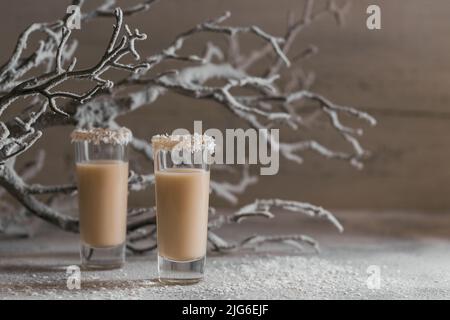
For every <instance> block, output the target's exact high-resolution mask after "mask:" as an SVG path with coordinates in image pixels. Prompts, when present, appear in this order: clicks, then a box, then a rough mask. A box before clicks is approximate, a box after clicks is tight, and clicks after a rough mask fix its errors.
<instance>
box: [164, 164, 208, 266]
mask: <svg viewBox="0 0 450 320" xmlns="http://www.w3.org/2000/svg"><path fill="white" fill-rule="evenodd" d="M208 201H209V172H208V171H205V170H201V169H167V170H164V171H158V172H156V211H157V226H158V251H159V255H161V256H163V257H165V258H167V259H170V260H175V261H189V260H195V259H198V258H201V257H203V256H204V255H205V254H206V245H207V244H206V241H207V232H208Z"/></svg>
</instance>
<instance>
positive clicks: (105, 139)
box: [70, 127, 133, 145]
mask: <svg viewBox="0 0 450 320" xmlns="http://www.w3.org/2000/svg"><path fill="white" fill-rule="evenodd" d="M70 138H71V140H72V142H79V141H87V142H91V143H94V144H100V143H107V144H119V145H127V144H128V143H130V141H131V139H132V138H133V134H132V132H131V130H130V129H128V128H126V127H121V128H117V129H105V128H92V129H75V130H74V131H73V132H72V134H71V135H70Z"/></svg>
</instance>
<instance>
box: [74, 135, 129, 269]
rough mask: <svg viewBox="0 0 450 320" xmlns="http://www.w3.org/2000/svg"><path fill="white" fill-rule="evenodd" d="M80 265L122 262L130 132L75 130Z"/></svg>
mask: <svg viewBox="0 0 450 320" xmlns="http://www.w3.org/2000/svg"><path fill="white" fill-rule="evenodd" d="M71 137H72V142H73V143H74V144H75V162H76V176H77V184H78V204H79V213H80V236H81V249H80V255H81V265H82V267H84V268H88V269H114V268H120V267H121V266H122V265H123V264H124V263H125V239H126V230H127V228H126V226H127V199H128V159H127V144H128V142H129V141H130V140H131V131H130V130H128V129H127V128H120V129H117V130H111V129H101V128H94V129H90V130H81V129H78V130H75V131H74V132H73V133H72V136H71Z"/></svg>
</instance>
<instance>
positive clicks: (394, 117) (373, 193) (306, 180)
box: [0, 0, 450, 211]
mask: <svg viewBox="0 0 450 320" xmlns="http://www.w3.org/2000/svg"><path fill="white" fill-rule="evenodd" d="M126 2H128V3H131V1H123V2H122V3H126ZM319 2H320V1H319ZM430 2H431V1H427V0H397V1H389V0H383V1H381V0H360V1H359V0H358V1H356V0H354V1H353V6H352V8H351V11H350V13H349V15H348V19H347V21H346V24H345V25H344V26H343V27H341V28H337V27H336V26H335V23H334V22H333V21H332V19H324V20H323V21H320V22H318V23H316V24H315V25H313V26H311V27H310V28H308V29H307V30H305V31H304V33H303V34H302V35H301V36H300V37H299V39H298V43H297V44H296V48H297V49H298V50H301V49H302V48H304V47H306V46H307V45H309V44H315V45H317V46H318V47H319V48H320V52H319V54H318V55H317V56H315V57H314V58H312V59H311V60H309V61H308V63H307V64H306V65H305V67H306V69H307V70H314V71H315V74H316V76H317V81H316V82H315V84H314V86H313V90H315V91H317V92H320V93H322V94H324V95H326V96H327V97H329V98H330V99H332V100H333V101H335V102H337V103H340V104H345V105H350V106H355V107H359V108H361V109H363V110H366V111H369V112H371V113H372V114H373V115H374V116H376V117H377V118H378V120H379V125H378V126H377V127H375V128H367V130H366V134H365V135H364V137H363V138H362V142H363V143H364V145H365V146H366V147H367V148H369V149H370V150H371V151H372V153H373V155H372V157H371V158H370V159H369V160H368V161H367V163H366V168H365V169H364V170H363V171H357V170H355V169H353V168H352V167H350V166H349V165H348V164H346V163H342V162H339V161H328V160H325V159H322V158H320V157H317V156H314V155H307V156H306V162H305V164H304V165H302V166H297V165H295V164H293V163H290V162H288V161H282V162H281V169H280V173H279V174H278V175H277V176H272V177H263V178H261V183H260V185H258V186H254V187H252V188H250V189H249V190H248V192H247V193H246V195H245V196H242V197H241V200H242V202H248V201H251V200H252V199H253V198H255V197H259V198H263V197H274V196H276V197H281V198H292V199H298V200H305V201H310V202H313V203H317V204H320V205H323V206H326V207H329V208H375V209H386V208H400V209H403V208H404V209H417V210H421V209H425V210H439V211H445V210H448V209H450V197H449V196H448V193H449V190H450V164H449V161H448V158H449V156H450V137H449V136H450V106H449V101H450V37H449V33H450V18H449V17H450V2H449V1H446V0H433V1H432V4H431V3H430ZM302 3H303V1H300V0H277V1H275V0H227V1H225V0H183V1H181V0H165V1H164V0H163V1H161V3H160V4H158V5H156V6H155V7H154V9H153V10H152V11H151V12H149V13H145V14H141V15H139V16H135V17H132V18H130V19H129V22H130V24H131V25H134V26H139V28H140V30H142V31H144V32H146V33H147V34H148V35H149V39H148V40H147V41H146V43H145V44H144V45H143V46H141V48H142V51H143V52H146V53H152V52H155V51H156V50H158V49H160V48H162V47H163V46H165V45H167V44H169V43H170V41H171V40H172V39H173V37H174V36H175V35H176V34H177V33H179V32H180V31H183V30H185V29H187V28H189V27H191V26H193V25H195V24H196V23H198V22H200V21H203V20H205V19H206V18H209V17H213V16H217V15H220V14H221V13H223V12H224V11H226V10H230V11H231V12H232V14H233V17H232V18H231V19H230V23H235V24H240V25H249V24H257V25H260V26H261V27H262V28H263V29H264V30H267V31H270V32H272V33H275V34H281V33H282V32H283V31H284V28H285V26H286V17H287V13H288V12H289V11H294V12H298V13H299V14H300V12H301V8H302ZM369 4H379V5H380V6H381V8H382V30H380V31H369V30H367V29H366V27H365V19H366V17H367V15H366V8H367V6H368V5H369ZM66 5H67V4H66V3H65V1H60V0H58V1H56V0H39V1H35V0H15V1H1V2H0V18H1V24H2V30H3V31H2V42H1V45H0V46H1V51H0V57H1V58H2V59H5V58H6V57H8V55H9V54H10V52H11V50H12V48H13V45H14V41H15V38H16V36H17V35H18V33H19V32H20V31H22V30H23V29H24V28H25V27H26V26H27V25H28V24H29V23H31V22H38V21H46V20H52V19H54V18H57V17H60V16H61V14H62V13H63V12H64V11H65V7H66ZM111 23H112V21H111V20H107V19H105V20H102V21H101V22H96V23H95V24H92V25H86V26H83V28H86V30H84V29H82V30H81V31H79V32H77V33H76V35H77V36H79V37H80V52H79V53H78V54H77V56H78V57H79V59H80V66H82V65H88V64H89V63H93V62H95V61H96V59H97V58H98V56H99V55H100V54H101V53H102V50H104V47H105V44H106V41H107V39H108V36H109V32H110V30H111ZM203 40H204V39H202V38H201V37H200V38H198V39H196V40H193V41H192V42H190V43H189V46H188V49H189V50H190V49H193V48H200V47H199V46H200V45H201V42H202V41H203ZM194 120H204V122H205V126H208V127H219V128H220V127H222V128H223V127H225V126H226V127H239V126H242V125H243V123H242V122H240V121H237V120H236V119H235V118H234V117H233V116H232V115H231V114H229V113H228V112H227V111H226V110H225V109H224V108H221V107H218V106H211V103H209V102H198V101H195V100H190V99H186V98H180V97H178V96H176V95H167V96H164V97H163V98H161V99H159V100H158V101H157V102H156V103H155V104H154V105H152V106H150V107H147V108H145V109H142V110H140V111H138V112H136V113H134V114H132V115H130V116H128V117H127V118H126V119H124V120H123V122H122V123H123V124H125V125H128V126H130V127H132V128H133V129H135V130H134V131H135V134H136V135H138V136H140V137H148V138H149V137H151V135H153V134H155V133H159V132H161V131H170V130H171V129H173V128H177V127H187V128H192V122H193V121H194ZM69 132H70V129H67V128H65V129H61V128H58V129H52V130H50V132H48V133H47V134H46V136H45V137H44V138H43V139H42V141H41V142H40V143H39V145H40V146H42V145H44V144H45V147H46V149H47V150H48V155H47V157H48V159H49V161H48V163H47V168H46V170H45V171H44V172H43V173H42V174H41V176H40V177H39V179H40V181H44V182H49V183H50V182H63V180H64V179H65V178H64V175H63V174H60V173H63V172H66V171H67V167H68V166H69V167H70V162H71V160H70V155H71V153H72V149H71V145H70V144H69V143H68V134H69ZM39 145H38V146H36V147H35V148H34V151H36V149H37V148H38V147H39ZM32 154H33V152H31V153H30V155H29V156H32ZM66 154H67V155H69V156H64V157H62V156H61V155H66ZM151 199H152V195H151V192H150V191H147V192H145V193H142V194H141V195H139V196H135V197H134V198H133V202H136V203H139V204H142V205H144V204H148V203H149V202H150V201H151ZM223 204H224V203H222V202H219V205H223Z"/></svg>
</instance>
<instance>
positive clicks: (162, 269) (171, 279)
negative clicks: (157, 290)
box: [158, 255, 206, 284]
mask: <svg viewBox="0 0 450 320" xmlns="http://www.w3.org/2000/svg"><path fill="white" fill-rule="evenodd" d="M205 261H206V256H203V257H202V258H200V259H197V260H191V261H174V260H169V259H167V258H164V257H162V256H160V255H158V275H159V281H160V282H162V283H167V284H193V283H197V282H199V281H200V280H202V279H203V273H204V269H205Z"/></svg>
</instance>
